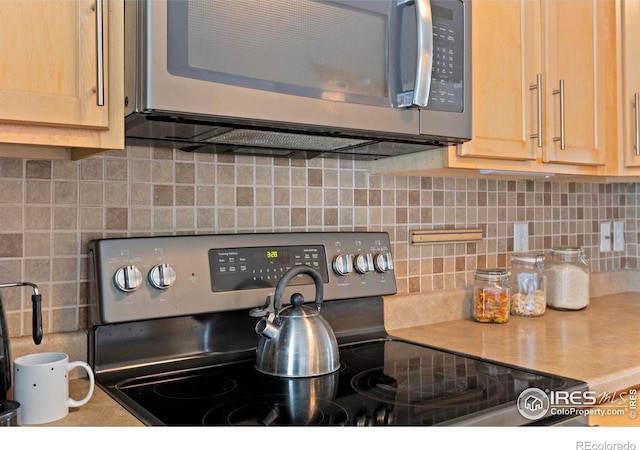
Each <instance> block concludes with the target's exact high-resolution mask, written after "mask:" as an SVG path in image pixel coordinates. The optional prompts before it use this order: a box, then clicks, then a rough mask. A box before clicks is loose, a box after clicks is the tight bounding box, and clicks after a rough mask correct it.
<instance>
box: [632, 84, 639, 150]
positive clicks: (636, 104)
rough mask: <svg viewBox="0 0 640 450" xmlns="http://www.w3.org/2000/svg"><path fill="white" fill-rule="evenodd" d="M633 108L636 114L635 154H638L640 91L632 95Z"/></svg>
mask: <svg viewBox="0 0 640 450" xmlns="http://www.w3.org/2000/svg"><path fill="white" fill-rule="evenodd" d="M633 109H634V110H635V116H636V136H635V137H636V145H635V147H636V156H640V113H639V111H640V93H638V92H636V94H635V95H634V96H633Z"/></svg>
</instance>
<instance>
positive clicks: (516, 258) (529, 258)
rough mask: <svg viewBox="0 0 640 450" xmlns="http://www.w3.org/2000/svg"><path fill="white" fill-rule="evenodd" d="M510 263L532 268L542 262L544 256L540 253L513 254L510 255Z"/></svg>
mask: <svg viewBox="0 0 640 450" xmlns="http://www.w3.org/2000/svg"><path fill="white" fill-rule="evenodd" d="M511 261H512V262H519V263H524V264H530V265H532V266H533V265H535V264H540V263H542V262H544V255H543V254H541V253H514V254H513V255H511Z"/></svg>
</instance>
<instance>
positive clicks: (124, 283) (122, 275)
mask: <svg viewBox="0 0 640 450" xmlns="http://www.w3.org/2000/svg"><path fill="white" fill-rule="evenodd" d="M113 281H114V283H115V284H116V287H117V288H118V289H120V290H121V291H122V292H133V291H135V290H136V289H138V288H139V287H140V286H141V285H142V273H141V272H140V269H138V268H137V267H136V266H124V267H120V268H119V269H118V270H116V273H115V275H114V276H113Z"/></svg>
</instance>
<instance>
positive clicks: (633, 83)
mask: <svg viewBox="0 0 640 450" xmlns="http://www.w3.org/2000/svg"><path fill="white" fill-rule="evenodd" d="M619 7H620V10H619V12H620V14H619V17H620V33H619V37H620V40H619V47H620V56H621V59H620V76H619V78H618V79H619V83H620V101H619V105H620V120H619V126H620V131H621V139H620V141H621V142H620V150H619V152H618V155H617V159H612V166H613V170H615V171H616V172H617V174H618V175H636V176H637V175H640V104H639V103H640V2H638V1H636V0H621V2H620V3H619Z"/></svg>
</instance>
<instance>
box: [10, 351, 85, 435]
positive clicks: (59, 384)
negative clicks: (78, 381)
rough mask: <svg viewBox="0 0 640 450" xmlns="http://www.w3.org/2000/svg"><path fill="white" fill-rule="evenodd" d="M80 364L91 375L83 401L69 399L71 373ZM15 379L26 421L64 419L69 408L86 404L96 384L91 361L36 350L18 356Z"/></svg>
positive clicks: (32, 422)
mask: <svg viewBox="0 0 640 450" xmlns="http://www.w3.org/2000/svg"><path fill="white" fill-rule="evenodd" d="M76 367H81V368H83V369H84V370H85V371H86V372H87V375H88V376H89V382H90V384H89V392H88V393H87V395H86V396H85V397H84V398H83V399H82V400H74V399H72V398H69V372H71V371H72V370H73V369H75V368H76ZM13 380H14V387H13V396H14V399H15V401H17V402H18V403H20V409H21V415H22V423H23V424H39V423H48V422H53V421H55V420H59V419H62V418H63V417H65V416H66V415H67V414H69V407H74V408H77V407H80V406H82V405H84V404H86V403H87V402H88V401H89V399H90V398H91V396H92V395H93V388H94V387H95V380H94V378H93V371H92V370H91V367H90V366H89V364H87V363H85V362H82V361H73V362H69V355H67V354H66V353H34V354H31V355H25V356H21V357H19V358H16V360H15V361H14V362H13Z"/></svg>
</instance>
